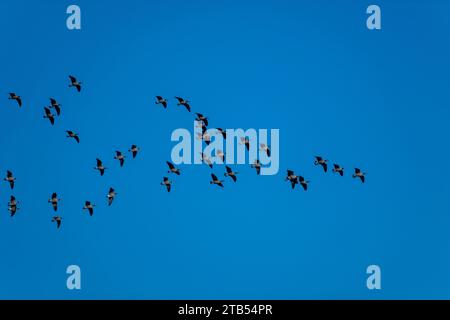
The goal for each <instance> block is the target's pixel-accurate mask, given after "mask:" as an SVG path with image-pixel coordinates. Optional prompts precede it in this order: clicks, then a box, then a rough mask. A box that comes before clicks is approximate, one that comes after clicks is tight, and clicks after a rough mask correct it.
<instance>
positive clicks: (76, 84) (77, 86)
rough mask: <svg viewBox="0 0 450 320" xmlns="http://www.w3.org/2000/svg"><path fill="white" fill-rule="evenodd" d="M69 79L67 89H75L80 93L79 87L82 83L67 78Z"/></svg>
mask: <svg viewBox="0 0 450 320" xmlns="http://www.w3.org/2000/svg"><path fill="white" fill-rule="evenodd" d="M69 79H70V84H69V87H75V88H77V91H78V92H80V91H81V85H82V84H83V83H82V82H80V81H78V80H77V78H75V77H74V76H69Z"/></svg>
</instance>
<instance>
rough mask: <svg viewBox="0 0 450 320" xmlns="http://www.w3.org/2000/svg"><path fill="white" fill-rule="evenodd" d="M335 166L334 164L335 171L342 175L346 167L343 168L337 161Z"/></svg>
mask: <svg viewBox="0 0 450 320" xmlns="http://www.w3.org/2000/svg"><path fill="white" fill-rule="evenodd" d="M333 166H334V168H333V172H337V173H339V174H340V175H341V177H342V176H343V175H344V168H342V167H341V166H340V165H338V164H336V163H335V164H334V165H333Z"/></svg>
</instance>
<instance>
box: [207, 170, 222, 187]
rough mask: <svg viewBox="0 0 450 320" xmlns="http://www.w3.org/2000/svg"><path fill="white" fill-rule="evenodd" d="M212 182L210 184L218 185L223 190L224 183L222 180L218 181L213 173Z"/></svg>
mask: <svg viewBox="0 0 450 320" xmlns="http://www.w3.org/2000/svg"><path fill="white" fill-rule="evenodd" d="M211 179H212V180H211V181H210V182H209V183H210V184H216V185H218V186H219V187H221V188H223V184H222V183H223V181H222V180H219V179H217V177H216V175H215V174H214V173H211Z"/></svg>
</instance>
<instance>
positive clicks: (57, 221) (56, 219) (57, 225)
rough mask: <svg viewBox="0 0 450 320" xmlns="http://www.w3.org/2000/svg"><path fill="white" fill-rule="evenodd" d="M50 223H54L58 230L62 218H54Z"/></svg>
mask: <svg viewBox="0 0 450 320" xmlns="http://www.w3.org/2000/svg"><path fill="white" fill-rule="evenodd" d="M52 222H56V228H57V229H59V227H60V226H61V222H62V218H61V217H60V216H54V217H53V218H52Z"/></svg>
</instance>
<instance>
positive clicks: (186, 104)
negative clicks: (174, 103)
mask: <svg viewBox="0 0 450 320" xmlns="http://www.w3.org/2000/svg"><path fill="white" fill-rule="evenodd" d="M184 106H185V107H186V109H187V111H189V112H191V106H190V105H189V103H185V104H184Z"/></svg>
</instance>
